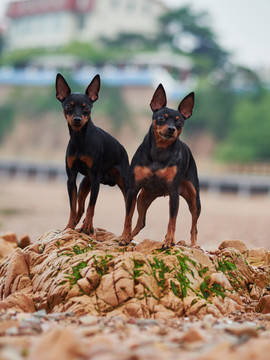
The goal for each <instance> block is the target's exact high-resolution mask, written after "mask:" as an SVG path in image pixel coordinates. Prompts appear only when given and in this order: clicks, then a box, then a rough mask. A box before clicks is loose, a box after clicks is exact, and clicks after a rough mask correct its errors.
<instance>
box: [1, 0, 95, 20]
mask: <svg viewBox="0 0 270 360" xmlns="http://www.w3.org/2000/svg"><path fill="white" fill-rule="evenodd" d="M94 2H95V0H26V1H13V2H11V3H10V4H9V6H8V9H7V16H8V17H10V18H20V17H24V16H31V15H38V14H45V13H52V12H60V11H74V12H88V11H90V10H92V8H93V6H94Z"/></svg>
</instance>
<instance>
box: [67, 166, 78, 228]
mask: <svg viewBox="0 0 270 360" xmlns="http://www.w3.org/2000/svg"><path fill="white" fill-rule="evenodd" d="M76 178H77V173H73V172H68V180H67V189H68V196H69V204H70V215H69V220H68V224H67V226H66V229H75V226H76V225H77V221H76V208H77V185H76Z"/></svg>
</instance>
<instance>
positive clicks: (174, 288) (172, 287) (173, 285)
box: [171, 280, 180, 297]
mask: <svg viewBox="0 0 270 360" xmlns="http://www.w3.org/2000/svg"><path fill="white" fill-rule="evenodd" d="M171 289H172V292H173V293H174V295H175V296H177V297H179V296H180V292H179V289H178V288H177V286H176V285H175V283H174V282H173V281H172V280H171Z"/></svg>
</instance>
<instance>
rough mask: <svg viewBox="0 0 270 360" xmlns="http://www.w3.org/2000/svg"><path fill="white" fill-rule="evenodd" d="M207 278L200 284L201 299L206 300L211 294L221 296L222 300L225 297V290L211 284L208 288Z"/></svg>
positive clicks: (218, 285)
mask: <svg viewBox="0 0 270 360" xmlns="http://www.w3.org/2000/svg"><path fill="white" fill-rule="evenodd" d="M208 279H209V276H206V277H205V279H204V281H203V282H202V283H201V286H200V290H201V293H202V295H203V297H204V298H205V299H206V300H207V299H208V298H209V296H210V295H211V294H215V295H217V296H221V297H222V298H223V299H224V298H225V297H226V295H225V289H224V288H223V287H222V286H221V285H220V284H216V283H214V284H212V285H211V286H210V287H209V285H208V283H207V280H208Z"/></svg>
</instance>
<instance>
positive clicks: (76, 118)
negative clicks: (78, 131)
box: [73, 116, 82, 124]
mask: <svg viewBox="0 0 270 360" xmlns="http://www.w3.org/2000/svg"><path fill="white" fill-rule="evenodd" d="M73 121H74V123H75V124H80V123H81V122H82V118H81V117H80V116H74V117H73Z"/></svg>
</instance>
